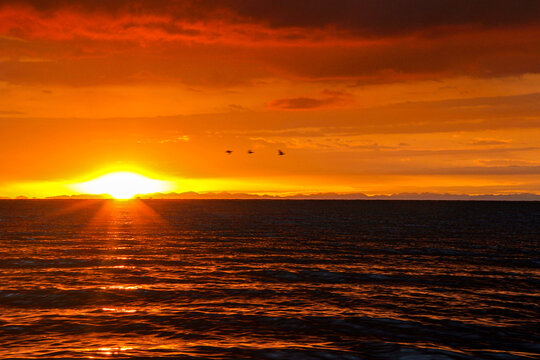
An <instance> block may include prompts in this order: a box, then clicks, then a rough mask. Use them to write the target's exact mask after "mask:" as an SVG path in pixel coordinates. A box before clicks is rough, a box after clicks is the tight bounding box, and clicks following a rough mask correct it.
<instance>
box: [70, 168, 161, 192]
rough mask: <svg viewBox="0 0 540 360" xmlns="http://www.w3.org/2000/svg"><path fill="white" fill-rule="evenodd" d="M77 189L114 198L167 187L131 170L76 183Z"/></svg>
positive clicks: (156, 190) (158, 190)
mask: <svg viewBox="0 0 540 360" xmlns="http://www.w3.org/2000/svg"><path fill="white" fill-rule="evenodd" d="M76 188H77V190H79V191H81V192H84V193H88V194H109V195H110V196H112V197H113V198H115V199H131V198H132V197H134V196H135V195H144V194H150V193H155V192H160V191H165V190H167V189H168V183H167V182H166V181H162V180H155V179H150V178H148V177H146V176H143V175H140V174H136V173H133V172H128V171H123V172H114V173H110V174H106V175H103V176H100V177H98V178H96V179H94V180H90V181H87V182H84V183H80V184H77V185H76Z"/></svg>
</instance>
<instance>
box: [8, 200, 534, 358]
mask: <svg viewBox="0 0 540 360" xmlns="http://www.w3.org/2000/svg"><path fill="white" fill-rule="evenodd" d="M539 242H540V203H533V202H528V203H527V202H522V203H518V202H423V201H418V202H415V201H258V200H255V201H204V200H202V201H182V200H180V201H167V200H148V201H124V202H122V201H116V202H115V201H101V200H99V201H98V200H95V201H89V200H51V201H48V200H34V201H32V200H3V201H0V245H1V247H0V358H3V359H16V358H25V359H33V358H97V359H100V358H140V359H143V358H144V359H149V358H152V359H154V358H156V359H157V358H160V359H161V358H164V359H532V358H537V357H538V356H539V354H540V345H539V344H540V341H539V340H540V332H539V329H540V326H538V325H539V324H538V320H539V314H540V311H539V310H540V286H539V285H540V276H539V274H540V271H539V269H540V256H539Z"/></svg>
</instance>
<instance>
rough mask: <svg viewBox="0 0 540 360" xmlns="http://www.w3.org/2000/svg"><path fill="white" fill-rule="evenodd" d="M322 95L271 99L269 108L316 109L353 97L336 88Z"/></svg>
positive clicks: (332, 105)
mask: <svg viewBox="0 0 540 360" xmlns="http://www.w3.org/2000/svg"><path fill="white" fill-rule="evenodd" d="M321 95H323V96H321V97H319V98H311V97H296V98H283V99H277V100H274V101H271V102H270V103H269V104H268V107H269V108H272V109H280V110H315V109H321V108H328V107H336V106H340V105H345V104H348V103H350V100H351V98H352V96H351V94H348V93H345V92H342V91H335V90H327V89H325V90H323V91H322V92H321Z"/></svg>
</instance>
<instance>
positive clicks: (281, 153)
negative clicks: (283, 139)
mask: <svg viewBox="0 0 540 360" xmlns="http://www.w3.org/2000/svg"><path fill="white" fill-rule="evenodd" d="M277 153H278V155H280V156H281V155H285V153H284V152H283V151H281V150H278V151H277Z"/></svg>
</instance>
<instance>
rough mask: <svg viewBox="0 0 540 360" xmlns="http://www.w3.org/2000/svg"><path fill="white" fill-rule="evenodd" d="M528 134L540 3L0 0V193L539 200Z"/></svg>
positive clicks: (535, 126)
mask: <svg viewBox="0 0 540 360" xmlns="http://www.w3.org/2000/svg"><path fill="white" fill-rule="evenodd" d="M338 4H339V5H338ZM538 139H540V2H538V1H527V0H523V1H519V2H516V1H510V0H509V1H502V0H485V1H473V2H471V1H469V0H456V1H432V0H418V1H412V0H411V1H408V0H403V1H393V2H381V1H378V0H369V1H359V0H358V1H357V0H342V1H332V0H311V1H305V2H303V1H302V2H294V1H284V0H274V1H249V0H246V1H240V0H230V1H227V0H225V1H210V0H202V1H194V0H192V1H187V0H179V1H159V2H158V1H150V0H144V1H137V0H135V1H127V0H126V1H124V0H119V1H104V0H76V1H67V0H66V1H60V0H56V1H47V0H38V1H24V0H20V1H17V0H5V1H4V0H0V155H1V156H0V168H1V169H2V171H1V173H0V196H16V195H21V194H23V195H27V196H50V195H58V194H70V193H73V190H72V188H70V187H69V186H68V185H69V184H72V183H74V182H79V181H85V180H88V179H89V178H91V177H92V176H97V175H98V174H102V173H104V172H107V171H113V170H119V171H120V170H135V171H137V172H141V173H143V174H145V175H148V176H151V177H153V178H158V179H164V180H170V181H173V183H174V184H175V189H174V190H175V191H178V192H182V191H191V190H194V191H235V192H236V191H239V192H257V193H295V192H304V193H308V192H326V191H336V192H363V193H366V194H389V193H397V192H423V191H429V192H439V193H440V192H449V193H468V194H486V193H492V194H502V193H517V192H532V193H540V141H538ZM226 149H232V150H234V152H233V154H232V155H230V156H228V155H226V154H225V153H224V151H225V150H226ZM248 149H252V150H254V151H255V153H254V154H253V155H247V154H246V151H247V150H248ZM277 149H282V150H283V151H285V152H286V156H279V157H278V156H277Z"/></svg>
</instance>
